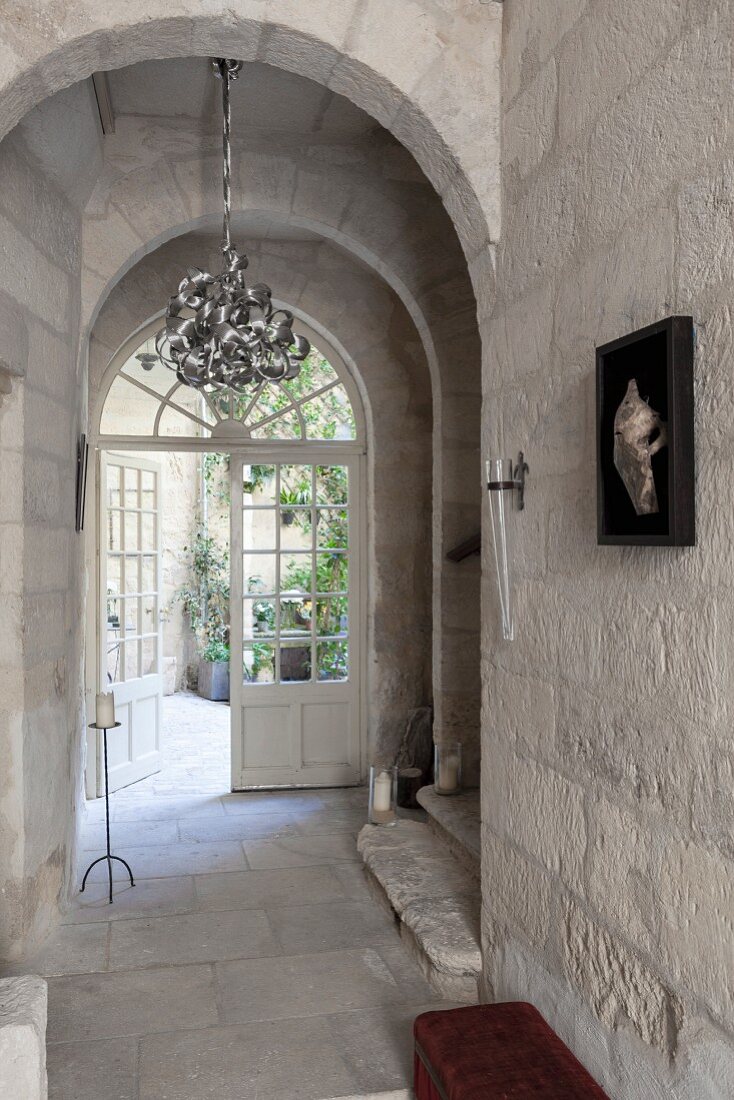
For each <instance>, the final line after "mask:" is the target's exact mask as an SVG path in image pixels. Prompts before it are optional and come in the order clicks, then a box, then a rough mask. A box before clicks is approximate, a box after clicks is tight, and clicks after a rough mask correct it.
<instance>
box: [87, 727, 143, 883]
mask: <svg viewBox="0 0 734 1100" xmlns="http://www.w3.org/2000/svg"><path fill="white" fill-rule="evenodd" d="M119 725H120V723H119V722H115V724H114V726H98V725H97V723H96V722H92V724H91V725H90V727H89V728H90V729H93V730H98V729H101V730H103V731H104V732H103V738H104V801H105V831H106V833H107V851H106V853H105V854H104V855H103V856H97V858H96V859H95V860H93V861H92V863H90V864H89V866H88V867H87V869H86V871H85V872H84V878H83V879H82V888H81V890H80V891H79V893H80V894H83V893H84V887H85V886H86V885H87V879H88V877H89V872H90V871H91V870H92V868H93V867H96V866H97V864H98V863H104V861H105V860H107V872H108V874H109V876H110V905H112V860H113V859H116V860H117V862H118V863H121V864H122V865H123V867H124V868H125V869H126V871H127V873H128V874H129V876H130V885H131V886H134V885H135V879H134V878H133V873H132V871H131V870H130V865H129V863H127V862H126V861H125V860H124V859H123V858H122V856H113V854H112V852H111V851H110V780H109V775H108V772H107V730H108V729H117V728H118V726H119Z"/></svg>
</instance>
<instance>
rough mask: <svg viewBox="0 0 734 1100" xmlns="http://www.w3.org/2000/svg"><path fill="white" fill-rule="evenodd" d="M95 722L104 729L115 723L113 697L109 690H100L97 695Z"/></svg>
mask: <svg viewBox="0 0 734 1100" xmlns="http://www.w3.org/2000/svg"><path fill="white" fill-rule="evenodd" d="M95 721H96V724H97V725H98V726H103V727H104V728H105V729H111V728H112V727H113V726H114V724H115V697H114V695H113V694H112V692H110V693H109V694H105V693H104V692H102V693H101V694H100V695H98V696H97V713H96V719H95Z"/></svg>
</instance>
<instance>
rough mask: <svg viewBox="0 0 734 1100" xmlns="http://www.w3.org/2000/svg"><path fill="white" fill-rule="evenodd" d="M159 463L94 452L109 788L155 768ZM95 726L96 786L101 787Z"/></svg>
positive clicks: (159, 689)
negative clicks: (110, 722)
mask: <svg viewBox="0 0 734 1100" xmlns="http://www.w3.org/2000/svg"><path fill="white" fill-rule="evenodd" d="M160 478H161V474H160V466H159V465H158V464H157V463H155V462H150V461H148V460H146V459H141V458H133V457H131V456H130V457H124V456H120V455H104V454H103V455H102V457H101V463H100V538H99V547H100V556H99V592H100V604H99V607H100V614H99V624H100V669H101V684H100V690H102V691H109V690H110V689H111V690H112V692H113V694H114V696H115V713H116V716H117V720H118V722H120V723H121V725H120V727H119V729H115V730H111V731H110V732H109V733H108V735H107V736H108V760H109V783H110V790H111V791H114V790H117V789H118V788H120V787H125V786H128V785H129V784H130V783H136V782H137V781H138V780H140V779H144V778H145V777H146V776H148V775H152V774H153V773H154V772H157V771H160V767H161V753H160V731H161V711H162V697H163V676H162V669H161V653H162V639H161V624H160V592H161V535H160V531H161V524H160V484H161V480H160ZM102 751H103V750H102V734H101V733H99V734H98V736H97V763H98V766H97V794H98V795H101V794H104V767H103V764H102Z"/></svg>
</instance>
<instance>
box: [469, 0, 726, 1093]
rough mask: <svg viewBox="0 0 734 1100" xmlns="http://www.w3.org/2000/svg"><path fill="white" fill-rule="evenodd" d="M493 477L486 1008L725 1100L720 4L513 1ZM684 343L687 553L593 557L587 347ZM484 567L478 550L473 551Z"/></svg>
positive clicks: (635, 1084)
mask: <svg viewBox="0 0 734 1100" xmlns="http://www.w3.org/2000/svg"><path fill="white" fill-rule="evenodd" d="M504 9H505V14H504V32H503V109H502V127H503V130H502V144H503V234H502V243H501V246H500V248H499V254H498V267H497V298H496V302H495V304H494V306H493V308H492V309H491V310H487V312H486V315H484V316H483V317H482V318H481V320H482V332H483V335H484V337H485V340H486V353H485V354H486V358H485V372H484V417H483V421H484V422H483V446H484V450H485V453H489V452H490V451H499V452H501V453H507V454H515V453H516V452H517V450H518V449H519V448H522V449H524V450H525V452H526V456H527V459H528V462H529V463H530V470H531V474H530V480H529V485H528V494H527V507H526V511H525V513H524V514H523V515H522V516H521V517H519V518H518V523H517V530H518V542H517V552H516V559H515V560H516V568H517V572H516V584H515V594H516V605H517V641H515V642H514V643H511V644H506V643H502V642H501V641H500V640H499V635H498V630H497V625H496V624H497V618H498V615H497V606H496V598H495V593H494V586H493V575H492V568H493V563H492V561H491V558H490V556H489V553H487V555H486V558H485V592H484V627H483V631H484V634H483V653H484V669H483V679H484V718H483V745H482V753H483V760H482V766H483V828H484V862H483V875H484V884H483V895H484V914H483V935H484V947H485V968H486V970H485V976H486V984H487V988H488V992H489V991H491V992H493V993H494V994H495V995H496V996H498V997H527V998H528V999H530V1000H533V1001H534V1002H535V1003H536V1004H538V1006H539V1007H540V1008H541V1010H542V1011H543V1012H544V1013H545V1014H546V1016H547V1017H548V1018H549V1019H550V1021H551V1023H552V1024H553V1025H554V1026H555V1027H556V1028H557V1029H558V1031H559V1032H560V1033H561V1035H562V1036H563V1037H564V1038H565V1039H566V1040H567V1041H569V1042H570V1044H571V1046H572V1047H573V1049H574V1050H575V1051H576V1053H577V1054H578V1055H579V1057H580V1058H581V1059H582V1060H583V1061H584V1062H585V1063H586V1064H587V1065H588V1066H589V1068H590V1069H591V1070H592V1072H594V1073H595V1074H596V1075H597V1076H598V1078H599V1079H600V1081H601V1082H602V1083H603V1084H604V1085H605V1086H606V1088H607V1089H608V1091H609V1092H610V1095H612V1096H614V1097H619V1098H622V1097H624V1100H638V1098H639V1100H643V1098H644V1100H650V1098H651V1097H671V1096H672V1097H676V1098H683V1097H685V1098H686V1100H689V1098H693V1097H697V1098H701V1100H704V1098H706V1100H711V1098H722V1100H723V1097H725V1096H726V1097H728V1096H731V1095H734V981H732V974H733V973H734V923H733V918H732V914H733V913H734V810H733V807H734V783H733V782H732V780H733V765H732V760H733V759H734V740H733V739H732V732H731V729H732V721H731V720H732V710H733V700H734V694H733V692H732V672H731V669H732V637H733V634H732V619H733V614H734V585H733V582H732V570H731V561H730V559H731V545H732V535H731V524H732V515H734V488H733V485H734V482H733V481H732V478H731V462H732V458H734V416H733V413H734V404H733V402H732V392H734V391H733V390H732V368H731V363H732V354H733V352H734V323H733V322H732V300H733V298H734V237H733V236H732V213H733V211H734V167H733V166H734V134H733V133H732V109H733V108H732V104H734V94H733V92H732V87H733V86H734V80H733V77H734V73H733V71H732V41H733V39H734V3H732V2H731V0H712V2H710V3H706V4H701V3H692V2H686V0H672V2H671V0H648V2H646V3H643V4H640V3H639V2H636V0H635V2H633V0H548V2H547V3H543V4H537V3H534V2H532V0H506V3H505V5H504ZM671 313H682V314H692V315H693V317H694V320H695V325H696V333H697V346H696V360H695V390H696V392H695V417H696V440H697V441H696V463H697V512H698V515H697V527H698V545H697V546H696V547H695V548H689V549H675V548H671V549H661V548H623V547H619V548H617V547H598V546H597V545H596V515H595V422H594V417H595V391H594V386H595V383H594V348H595V345H598V344H600V343H603V342H605V341H608V340H611V339H613V338H615V337H618V336H621V335H623V334H624V333H626V332H629V331H631V330H633V329H635V328H638V327H640V326H642V325H646V324H648V323H651V322H653V321H655V320H657V319H659V318H662V317H665V316H667V315H668V314H671ZM485 541H486V540H485Z"/></svg>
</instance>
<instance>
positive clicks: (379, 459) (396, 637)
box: [89, 234, 432, 757]
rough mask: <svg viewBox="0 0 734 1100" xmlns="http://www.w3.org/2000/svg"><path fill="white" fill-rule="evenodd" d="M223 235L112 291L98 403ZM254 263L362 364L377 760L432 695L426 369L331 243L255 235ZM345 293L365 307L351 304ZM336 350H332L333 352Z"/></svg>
mask: <svg viewBox="0 0 734 1100" xmlns="http://www.w3.org/2000/svg"><path fill="white" fill-rule="evenodd" d="M217 246H218V238H217V237H216V236H214V235H213V236H212V237H211V238H207V237H205V236H203V235H201V234H196V235H195V236H194V235H189V236H183V237H180V238H176V239H175V240H173V241H170V242H169V243H168V244H166V245H164V246H162V247H161V248H160V249H158V250H157V251H156V252H153V253H151V255H149V256H148V257H146V258H145V259H144V260H142V261H141V262H140V263H139V264H138V265H137V266H136V267H135V268H133V269H132V270H131V271H130V272H129V273H128V274H127V275H126V276H125V277H124V278H123V279H122V280H121V281H120V282H119V283H118V285H117V286H116V287H115V289H114V290H113V291H112V293H111V294H110V296H109V298H108V299H107V301H106V303H105V305H104V307H103V309H102V311H101V312H100V315H99V317H98V320H97V323H96V325H95V328H94V331H93V333H92V338H91V342H90V368H89V369H90V379H89V381H90V400H91V403H92V406H93V407H96V402H97V401H98V398H99V394H100V383H101V379H102V376H103V373H104V371H105V369H106V368H107V365H108V363H109V361H110V359H111V357H112V355H113V354H114V352H115V351H116V350H117V348H118V347H119V346H120V345H121V344H122V343H123V341H124V340H125V339H126V337H127V336H129V334H130V333H131V332H134V331H135V330H136V329H137V328H138V327H139V326H140V325H141V324H143V323H144V322H145V321H147V320H148V319H149V317H150V304H151V300H153V301H155V302H162V301H165V300H166V291H165V288H167V287H171V286H175V285H176V284H177V281H178V279H179V278H180V272H181V271H182V270H185V269H186V266H187V264H189V263H190V262H191V257H192V255H194V254H195V255H196V256H197V257H198V258H199V259H200V261H201V263H202V264H205V263H206V262H208V261H209V260H210V258H211V259H212V260H213V259H214V253H215V251H216V248H217ZM248 254H249V256H250V261H251V266H252V269H253V270H255V271H257V273H258V278H259V279H263V280H264V281H266V282H268V283H269V284H270V285H272V286H273V287H277V288H278V294H279V295H280V296H282V298H283V299H284V300H285V301H286V302H288V304H289V305H290V306H291V307H292V308H294V309H298V310H300V311H301V312H302V314H303V315H304V316H305V317H306V319H310V320H313V321H315V322H316V323H317V324H318V325H320V326H322V327H323V328H324V329H325V330H326V332H327V333H329V335H330V336H331V338H332V339H333V340H334V341H336V342H337V345H338V346H340V347H341V348H343V349H344V351H345V353H346V355H347V356H348V357H349V358H351V359H352V360H353V362H354V364H355V366H356V368H357V371H358V375H359V385H360V389H361V392H362V396H363V399H364V404H365V412H366V416H367V419H368V423H369V425H370V432H369V444H370V446H369V452H368V467H369V471H368V487H367V502H366V511H367V519H368V525H367V526H368V530H367V545H366V558H367V577H368V581H367V586H368V600H367V617H368V621H367V648H368V656H367V661H366V675H367V684H366V689H365V692H366V711H367V720H368V730H367V737H368V748H369V754H370V756H373V755H377V756H380V757H382V756H389V755H391V754H394V753H395V751H396V749H397V747H398V745H399V743H400V738H401V736H402V733H403V730H404V728H405V723H406V720H407V717H408V715H409V713H410V711H411V710H412V709H413V708H414V707H416V706H419V705H421V704H422V703H423V702H425V700H426V698H428V697H430V691H431V635H432V630H431V626H432V599H431V539H432V533H431V445H432V444H431V426H432V401H431V387H430V376H429V372H428V365H427V363H426V358H425V355H424V353H423V349H422V346H421V342H420V340H419V338H418V333H417V331H416V329H415V327H414V326H413V324H412V322H411V320H410V318H409V317H408V315H407V313H406V311H405V309H404V307H403V306H402V304H401V302H400V301H399V299H398V298H397V296H396V295H395V294H394V293H392V292H391V291H390V290H389V289H388V288H387V287H386V286H385V284H384V282H382V280H381V279H379V278H378V277H376V276H375V275H374V274H373V273H372V272H370V271H369V270H368V269H367V268H365V267H364V266H363V265H361V264H359V263H357V262H356V261H355V260H354V259H353V258H352V257H351V256H349V255H348V254H347V253H345V252H344V251H343V250H341V249H338V248H336V247H334V246H333V245H331V244H329V243H327V242H324V241H312V240H291V241H287V240H273V241H268V240H264V241H260V242H258V241H257V240H256V239H252V238H251V239H250V240H249V241H248ZM345 299H346V300H349V301H352V302H358V303H359V309H357V310H346V311H345V309H344V303H345ZM325 353H326V354H327V355H328V348H325Z"/></svg>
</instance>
